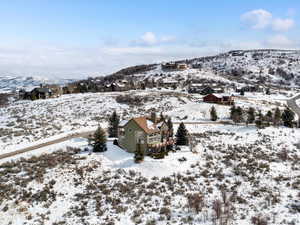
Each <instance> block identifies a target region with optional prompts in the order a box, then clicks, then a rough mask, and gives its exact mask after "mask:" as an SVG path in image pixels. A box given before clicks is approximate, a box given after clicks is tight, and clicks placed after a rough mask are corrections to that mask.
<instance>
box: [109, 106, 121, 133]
mask: <svg viewBox="0 0 300 225" xmlns="http://www.w3.org/2000/svg"><path fill="white" fill-rule="evenodd" d="M119 123H120V118H119V116H118V114H117V112H116V111H114V112H113V114H112V115H111V117H110V118H109V127H108V135H109V137H118V130H119Z"/></svg>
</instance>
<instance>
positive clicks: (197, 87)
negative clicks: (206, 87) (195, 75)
mask: <svg viewBox="0 0 300 225" xmlns="http://www.w3.org/2000/svg"><path fill="white" fill-rule="evenodd" d="M202 89H203V84H197V83H196V84H190V85H189V86H188V92H189V93H191V94H196V93H197V94H200V92H201V91H202Z"/></svg>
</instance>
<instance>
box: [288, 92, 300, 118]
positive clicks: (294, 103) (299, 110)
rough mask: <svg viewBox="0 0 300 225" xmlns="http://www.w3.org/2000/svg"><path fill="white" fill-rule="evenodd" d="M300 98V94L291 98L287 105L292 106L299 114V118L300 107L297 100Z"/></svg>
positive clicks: (299, 114)
mask: <svg viewBox="0 0 300 225" xmlns="http://www.w3.org/2000/svg"><path fill="white" fill-rule="evenodd" d="M298 99H300V94H299V95H296V96H294V97H293V98H291V99H288V100H287V105H288V107H289V108H291V109H292V110H293V111H294V112H295V113H296V114H297V115H298V118H300V108H299V106H298V105H297V103H296V100H298Z"/></svg>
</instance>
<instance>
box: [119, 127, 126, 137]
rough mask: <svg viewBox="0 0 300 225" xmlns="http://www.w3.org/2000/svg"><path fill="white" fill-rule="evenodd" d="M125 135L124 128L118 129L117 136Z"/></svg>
mask: <svg viewBox="0 0 300 225" xmlns="http://www.w3.org/2000/svg"><path fill="white" fill-rule="evenodd" d="M124 135H125V130H124V128H120V129H119V136H124Z"/></svg>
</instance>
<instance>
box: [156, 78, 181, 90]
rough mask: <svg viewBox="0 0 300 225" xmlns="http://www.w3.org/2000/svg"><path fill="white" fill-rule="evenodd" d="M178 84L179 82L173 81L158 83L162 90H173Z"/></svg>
mask: <svg viewBox="0 0 300 225" xmlns="http://www.w3.org/2000/svg"><path fill="white" fill-rule="evenodd" d="M178 84H179V82H178V81H177V80H173V79H165V80H162V81H161V82H160V83H159V85H160V86H162V87H164V88H174V89H175V88H176V87H177V86H178Z"/></svg>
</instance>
